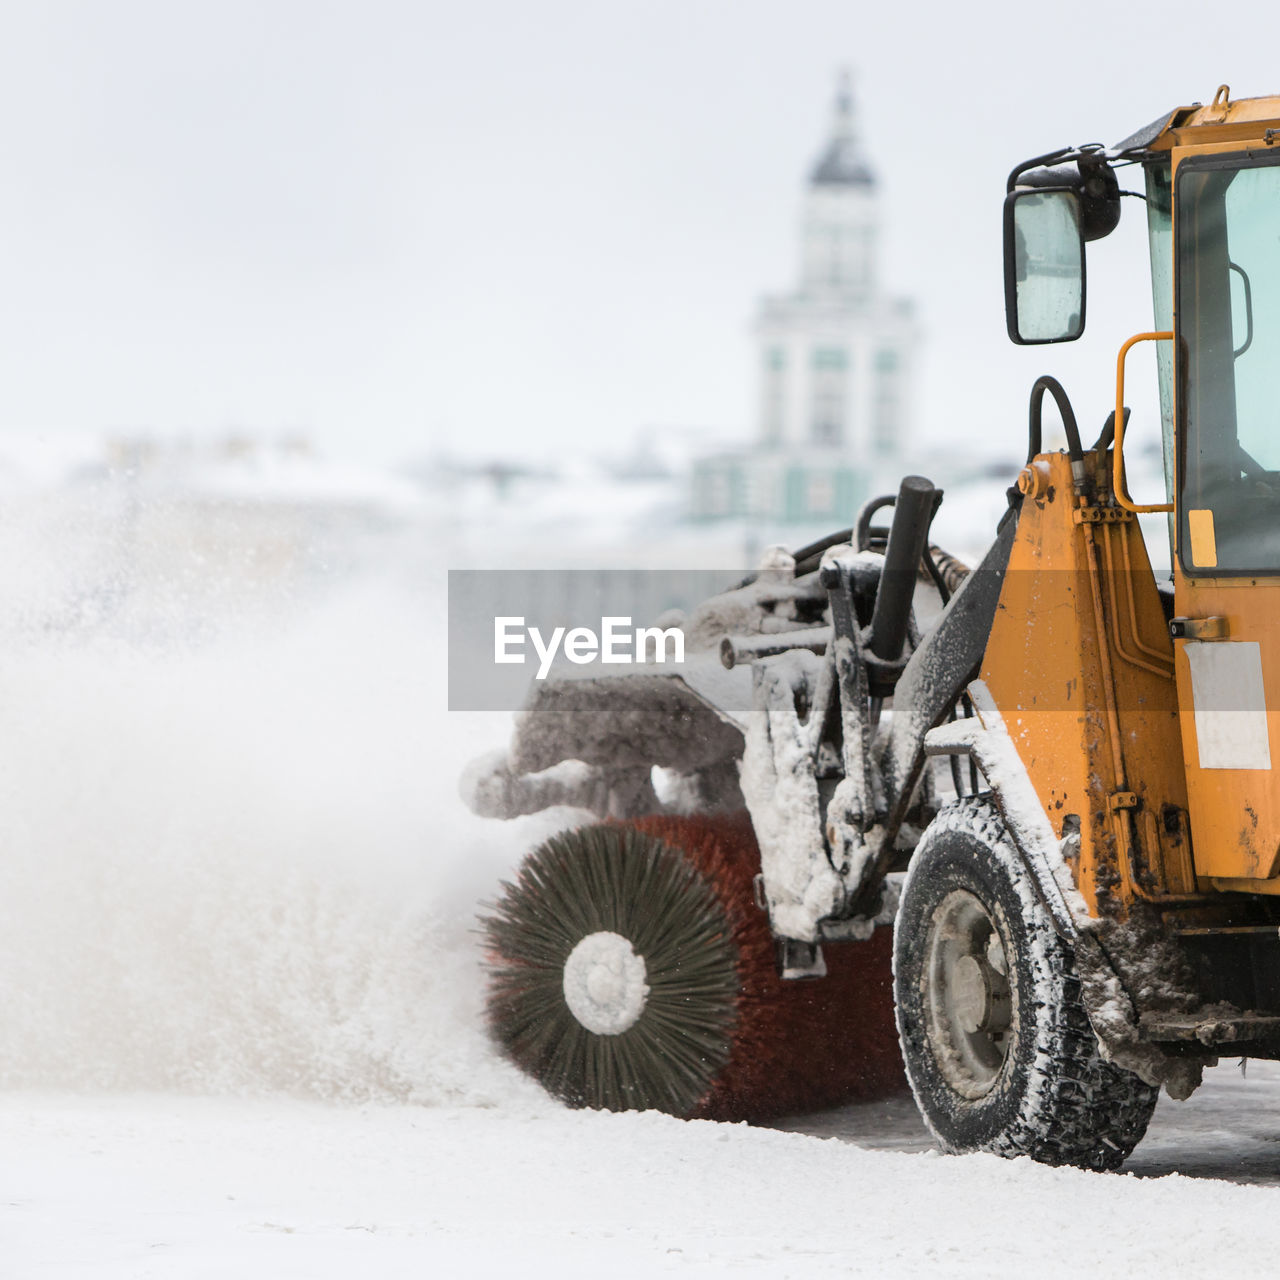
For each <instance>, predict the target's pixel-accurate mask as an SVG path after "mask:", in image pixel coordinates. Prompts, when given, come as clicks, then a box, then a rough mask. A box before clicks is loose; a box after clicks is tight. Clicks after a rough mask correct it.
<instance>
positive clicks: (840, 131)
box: [809, 71, 875, 187]
mask: <svg viewBox="0 0 1280 1280" xmlns="http://www.w3.org/2000/svg"><path fill="white" fill-rule="evenodd" d="M809 181H810V182H811V183H812V184H813V185H814V186H815V187H870V186H874V185H875V175H874V174H873V173H872V172H871V167H870V166H869V165H868V164H867V162H866V161H865V160H864V159H863V158H862V153H861V151H860V150H859V147H858V135H857V130H856V129H855V128H854V124H853V89H852V86H851V84H850V77H849V73H848V72H847V71H846V72H842V73H841V76H840V82H839V86H838V88H837V90H836V109H835V115H834V116H833V118H832V121H831V141H830V142H828V143H827V145H826V149H825V150H824V151H823V153H822V155H821V157H820V158H819V160H818V163H817V164H815V165H814V166H813V172H812V173H810V175H809Z"/></svg>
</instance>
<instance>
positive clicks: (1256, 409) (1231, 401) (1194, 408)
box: [1177, 155, 1280, 573]
mask: <svg viewBox="0 0 1280 1280" xmlns="http://www.w3.org/2000/svg"><path fill="white" fill-rule="evenodd" d="M1177 236H1178V249H1179V254H1178V337H1179V341H1180V344H1181V351H1182V354H1183V356H1184V357H1185V360H1186V371H1185V381H1184V383H1183V386H1182V388H1181V390H1182V392H1183V395H1182V400H1183V413H1182V422H1183V429H1184V436H1183V450H1182V477H1181V479H1182V502H1181V504H1180V506H1181V514H1180V520H1181V529H1180V535H1179V539H1178V543H1179V554H1180V557H1181V560H1182V563H1183V567H1184V568H1186V569H1188V570H1190V571H1191V572H1193V573H1194V572H1200V573H1204V572H1207V571H1216V572H1218V573H1222V572H1227V573H1248V572H1261V573H1267V572H1277V571H1280V394H1278V393H1280V387H1278V386H1277V381H1276V373H1275V370H1276V363H1277V360H1280V155H1267V156H1265V157H1262V158H1256V157H1252V156H1240V155H1232V156H1212V157H1203V158H1192V159H1188V160H1185V161H1183V163H1182V164H1181V165H1180V166H1179V168H1178V174H1177Z"/></svg>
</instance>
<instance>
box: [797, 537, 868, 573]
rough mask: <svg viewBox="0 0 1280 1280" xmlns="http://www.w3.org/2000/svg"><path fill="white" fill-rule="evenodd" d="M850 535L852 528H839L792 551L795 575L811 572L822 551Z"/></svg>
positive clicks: (845, 539) (820, 557) (836, 545)
mask: <svg viewBox="0 0 1280 1280" xmlns="http://www.w3.org/2000/svg"><path fill="white" fill-rule="evenodd" d="M852 537H853V530H852V529H840V530H837V532H835V533H829V534H827V536H826V537H825V538H819V539H818V541H817V542H811V543H809V545H808V546H807V547H801V548H800V550H799V551H796V552H794V553H793V554H794V555H795V560H796V577H797V578H798V577H799V576H800V575H801V574H802V573H811V572H812V571H813V570H814V569H816V568H817V567H818V564H819V563H820V562H821V560H822V553H823V552H824V551H826V550H828V549H829V548H830V547H838V546H839V545H840V544H841V543H842V542H848V541H849V540H850V539H851V538H852Z"/></svg>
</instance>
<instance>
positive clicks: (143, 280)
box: [0, 0, 1280, 457]
mask: <svg viewBox="0 0 1280 1280" xmlns="http://www.w3.org/2000/svg"><path fill="white" fill-rule="evenodd" d="M1273 63H1274V55H1273V51H1272V50H1271V47H1270V44H1269V43H1268V42H1267V41H1266V40H1265V39H1252V40H1251V39H1241V38H1240V37H1239V35H1238V29H1237V28H1236V27H1235V26H1234V24H1229V23H1225V22H1224V23H1214V22H1207V21H1206V10H1205V9H1204V7H1203V5H1202V4H1192V3H1189V2H1187V0H1176V2H1175V3H1172V4H1168V5H1165V6H1163V7H1162V8H1160V9H1158V10H1155V9H1150V8H1147V7H1145V6H1144V7H1143V8H1142V10H1141V11H1140V10H1139V9H1138V7H1137V6H1133V7H1132V8H1129V7H1123V6H1119V5H1116V4H1115V3H1114V2H1112V3H1098V2H1097V0H1085V2H1084V3H1072V4H1071V5H1064V4H1058V5H1028V4H1026V3H1025V0H1024V2H1021V3H1010V4H1001V5H989V6H986V7H985V8H982V7H980V6H973V5H955V4H946V5H942V4H912V5H908V4H897V5H875V6H872V5H870V4H867V3H863V4H857V3H850V0H842V2H841V3H834V2H827V0H789V2H788V3H787V4H785V5H784V4H782V3H780V2H779V0H774V2H773V3H767V2H764V0H731V2H726V3H709V2H707V0H643V3H625V4H624V3H618V0H608V2H607V3H602V2H601V0H596V2H595V3H583V2H579V3H570V2H567V0H538V3H536V4H530V3H518V2H516V0H471V2H470V3H468V4H465V5H463V4H457V3H451V4H444V3H441V2H440V0H425V2H423V0H417V2H412V3H411V2H409V0H360V2H359V3H355V2H345V3H323V2H321V0H311V2H305V0H251V2H246V0H219V2H217V3H212V2H210V3H194V2H191V0H187V2H185V3H175V0H151V2H148V0H112V3H105V2H96V3H95V2H94V0H81V2H76V0H4V2H3V5H2V7H0V121H2V122H3V123H0V171H2V172H3V174H4V177H5V180H6V181H5V186H4V196H3V199H0V297H2V298H3V304H2V305H0V430H14V429H19V428H22V429H30V428H38V429H41V430H46V429H47V430H60V429H66V428H99V427H121V426H124V427H136V428H150V429H155V430H193V431H217V430H222V429H226V428H229V427H247V428H250V429H254V430H261V431H267V432H271V431H277V430H284V429H289V428H303V429H305V430H308V431H310V432H311V433H312V434H313V435H314V436H316V437H317V438H318V439H320V440H321V441H322V442H323V443H324V444H326V445H327V446H329V447H330V448H331V449H334V450H335V451H338V452H347V453H351V454H358V455H363V456H366V457H370V456H372V457H378V456H382V457H396V456H412V455H422V454H425V453H428V452H431V451H434V450H437V449H442V448H449V449H451V450H453V451H455V452H464V453H513V452H518V453H520V454H528V453H547V452H550V451H576V450H582V449H594V448H599V447H601V446H602V445H607V444H613V445H615V446H616V447H623V446H625V444H626V443H627V442H629V441H630V439H631V438H632V437H633V436H634V434H635V433H636V432H637V431H638V430H639V429H641V428H643V427H647V426H650V425H678V426H694V427H706V428H715V429H719V430H721V431H725V432H729V431H740V432H743V433H746V432H748V431H749V430H750V427H751V424H752V421H753V415H754V402H753V392H754V381H753V374H754V361H753V358H752V354H753V353H752V350H751V347H750V344H749V341H748V333H749V324H750V320H751V316H752V312H753V308H754V305H755V300H756V298H757V296H758V295H759V294H760V293H761V292H763V291H766V290H777V289H780V288H786V287H788V286H789V285H790V283H791V280H792V278H793V275H794V272H795V258H796V225H797V214H798V210H799V200H800V194H801V185H802V180H803V177H804V175H805V174H806V172H807V170H808V167H809V165H810V164H811V162H812V160H813V158H814V155H815V153H816V151H817V150H818V148H819V146H820V143H821V141H822V138H823V134H824V130H825V128H826V122H827V118H828V113H829V109H830V102H831V97H832V92H833V83H834V76H835V72H836V70H837V68H838V67H840V66H841V65H845V64H848V65H850V66H851V67H852V68H853V69H854V71H855V75H856V93H857V98H858V103H859V108H860V112H861V119H862V123H863V132H864V137H865V139H866V144H867V149H868V151H869V153H870V155H871V158H872V161H873V163H874V165H875V167H876V168H877V170H878V172H879V174H880V175H881V179H882V192H883V199H884V204H885V220H886V235H885V239H884V262H883V276H884V277H885V279H886V282H887V283H889V284H890V286H891V287H892V288H893V290H894V291H895V292H898V293H905V294H907V295H909V296H913V297H914V298H915V299H916V301H917V304H918V308H919V313H920V317H921V320H922V324H923V328H924V331H925V333H926V337H927V351H926V355H927V361H926V365H925V369H924V371H923V373H924V376H923V379H922V383H921V387H920V404H919V414H918V417H919V421H920V429H921V431H922V433H923V434H925V435H926V436H930V437H936V438H942V437H945V438H948V439H951V440H954V439H956V438H957V435H958V434H959V435H963V434H964V433H970V434H973V433H978V432H982V433H986V434H987V435H988V436H989V437H991V438H993V439H994V438H998V437H1004V436H1008V437H1010V438H1012V439H1015V440H1017V441H1021V439H1022V437H1023V432H1024V417H1025V408H1024V404H1025V397H1026V392H1027V390H1028V388H1029V386H1030V384H1031V382H1032V380H1033V379H1034V377H1035V376H1036V375H1037V374H1038V373H1041V372H1046V371H1048V372H1056V373H1058V374H1059V375H1060V376H1062V377H1063V379H1064V381H1065V382H1066V383H1067V386H1068V389H1069V390H1070V391H1071V392H1072V394H1073V396H1074V397H1075V398H1076V401H1077V410H1078V412H1079V414H1080V417H1081V420H1082V423H1083V424H1084V425H1085V429H1086V430H1089V429H1091V427H1092V426H1093V424H1094V423H1095V422H1097V423H1100V422H1101V419H1102V417H1103V416H1104V415H1105V413H1106V408H1107V400H1108V395H1109V388H1110V386H1111V379H1112V377H1113V368H1114V355H1115V349H1116V347H1117V346H1118V344H1119V341H1120V340H1121V338H1122V337H1124V336H1127V334H1129V333H1131V332H1134V331H1136V330H1139V329H1143V328H1146V327H1148V325H1149V323H1150V303H1149V299H1148V296H1147V294H1146V292H1145V286H1144V285H1143V284H1142V277H1141V276H1140V275H1139V274H1138V273H1139V271H1140V270H1141V271H1143V272H1145V265H1144V264H1143V263H1141V262H1140V261H1139V259H1138V257H1137V255H1138V254H1139V253H1141V252H1144V249H1143V241H1142V226H1141V224H1142V216H1141V215H1142V206H1141V205H1140V204H1139V203H1138V202H1136V201H1132V202H1126V208H1125V214H1126V222H1127V224H1128V225H1127V226H1124V225H1122V227H1121V230H1120V232H1118V233H1117V234H1116V235H1115V236H1113V237H1112V238H1111V240H1109V241H1106V242H1102V243H1099V244H1095V245H1093V246H1091V255H1090V329H1089V332H1088V334H1087V335H1086V337H1085V339H1084V341H1082V342H1081V343H1078V344H1076V345H1075V347H1074V348H1073V347H1063V348H1057V349H1044V348H1041V349H1039V350H1018V349H1015V348H1013V347H1012V346H1010V344H1009V343H1008V341H1007V339H1006V338H1005V336H1004V322H1003V312H1002V293H1001V279H1000V206H1001V200H1002V196H1003V191H1004V179H1005V176H1006V174H1007V172H1008V170H1009V169H1010V168H1011V167H1012V165H1013V164H1014V163H1015V162H1017V161H1018V160H1021V159H1023V158H1025V157H1027V156H1030V155H1034V154H1037V153H1039V152H1042V151H1046V150H1049V149H1051V148H1052V147H1055V146H1058V145H1062V144H1065V143H1070V142H1086V141H1094V140H1100V141H1104V142H1114V141H1116V140H1118V139H1119V138H1120V137H1123V136H1124V135H1125V134H1127V133H1129V132H1131V131H1132V130H1133V129H1135V128H1137V127H1138V126H1140V125H1142V124H1144V123H1146V122H1147V121H1148V120H1150V119H1152V118H1154V117H1155V116H1157V115H1159V114H1160V113H1162V112H1164V111H1166V110H1168V109H1171V108H1173V107H1174V106H1176V105H1179V104H1181V103H1183V102H1188V101H1192V100H1195V99H1201V100H1206V101H1207V100H1208V98H1209V97H1210V96H1211V95H1212V94H1213V91H1214V88H1215V87H1216V86H1217V84H1218V83H1219V82H1220V81H1222V80H1226V81H1229V82H1230V84H1231V86H1232V90H1233V93H1234V95H1235V96H1246V95H1250V94H1260V93H1266V92H1268V91H1276V90H1280V73H1277V72H1275V71H1274V70H1273V69H1272V68H1273ZM1126 231H1127V232H1128V233H1129V234H1128V235H1127V236H1126V235H1125V232H1126ZM1126 254H1127V255H1128V262H1127V263H1126V261H1125V259H1126ZM1146 359H1148V357H1145V356H1144V357H1135V368H1134V376H1135V377H1137V378H1139V379H1142V378H1143V377H1145V376H1146V375H1147V372H1148V369H1149V367H1150V366H1149V365H1148V364H1144V363H1143V361H1144V360H1146ZM1152 363H1153V362H1152ZM1138 425H1140V423H1139V420H1138V419H1135V426H1138Z"/></svg>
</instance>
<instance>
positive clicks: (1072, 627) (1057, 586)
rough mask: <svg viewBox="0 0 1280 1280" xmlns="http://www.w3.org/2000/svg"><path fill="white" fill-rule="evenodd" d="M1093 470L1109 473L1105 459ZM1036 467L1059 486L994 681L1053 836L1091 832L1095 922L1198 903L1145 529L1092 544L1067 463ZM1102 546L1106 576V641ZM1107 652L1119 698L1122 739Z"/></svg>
mask: <svg viewBox="0 0 1280 1280" xmlns="http://www.w3.org/2000/svg"><path fill="white" fill-rule="evenodd" d="M1092 465H1094V466H1095V467H1096V468H1097V469H1098V470H1099V471H1100V472H1102V471H1103V469H1104V467H1105V460H1100V459H1096V458H1095V459H1094V460H1092ZM1035 466H1036V467H1037V468H1041V467H1047V468H1048V477H1047V483H1046V484H1044V485H1043V486H1042V487H1041V488H1040V489H1039V491H1038V495H1037V496H1036V497H1035V498H1034V499H1033V498H1032V497H1028V498H1026V499H1024V501H1023V504H1022V512H1021V514H1020V516H1019V520H1018V532H1017V537H1016V538H1015V540H1014V545H1013V549H1012V552H1011V554H1010V559H1009V569H1008V572H1007V573H1006V575H1005V582H1004V587H1003V590H1002V591H1001V595H1000V606H999V608H998V610H997V612H996V618H995V623H994V625H993V627H992V630H991V639H990V641H989V642H988V644H987V652H986V656H985V658H984V660H983V667H982V678H983V680H984V681H985V682H986V683H987V686H988V688H989V689H990V690H991V694H992V697H993V698H994V699H995V702H996V705H997V706H998V707H999V708H1000V711H1001V713H1002V715H1003V717H1004V721H1005V724H1006V725H1007V726H1008V729H1009V733H1010V736H1011V737H1012V738H1013V740H1014V743H1015V745H1016V746H1017V748H1018V754H1019V756H1020V758H1021V759H1022V762H1023V764H1024V766H1025V767H1026V770H1027V773H1028V775H1029V777H1030V779H1031V781H1032V784H1033V785H1034V786H1035V789H1036V792H1037V794H1038V795H1039V797H1040V801H1041V803H1042V804H1043V805H1044V808H1045V812H1046V814H1047V815H1048V817H1049V821H1050V824H1051V825H1052V827H1053V829H1054V833H1055V834H1056V835H1059V836H1062V835H1065V834H1066V833H1067V831H1068V830H1069V827H1068V825H1067V819H1068V818H1073V819H1078V820H1079V823H1080V828H1079V829H1080V854H1079V858H1078V860H1075V859H1073V864H1072V872H1073V874H1074V876H1075V879H1076V883H1077V884H1078V885H1079V887H1080V891H1081V893H1082V894H1083V895H1084V898H1085V901H1086V902H1087V903H1088V904H1089V908H1090V910H1091V911H1093V912H1094V913H1095V914H1098V913H1100V912H1102V911H1103V910H1116V909H1119V910H1123V909H1124V907H1125V906H1126V905H1127V904H1128V903H1130V902H1132V901H1133V900H1134V899H1135V898H1153V897H1154V898H1160V897H1162V896H1164V895H1166V894H1185V893H1188V892H1192V891H1194V889H1195V880H1194V873H1193V871H1192V867H1191V860H1190V856H1189V849H1188V847H1187V841H1186V838H1185V834H1184V831H1185V827H1184V823H1183V821H1182V815H1184V814H1185V811H1186V805H1187V801H1186V790H1185V780H1184V773H1183V767H1182V751H1181V735H1180V733H1179V727H1178V719H1179V716H1178V705H1177V697H1176V692H1175V686H1174V682H1173V678H1172V675H1173V672H1172V659H1173V653H1172V644H1171V642H1170V640H1169V634H1168V630H1167V628H1166V625H1165V621H1164V614H1163V611H1162V610H1161V607H1160V600H1159V595H1158V593H1157V592H1156V586H1155V578H1154V575H1153V574H1152V572H1151V566H1150V562H1149V561H1148V559H1147V554H1146V548H1145V546H1144V545H1143V542H1142V535H1141V533H1140V531H1139V529H1138V524H1137V521H1136V520H1134V519H1133V518H1132V517H1128V518H1126V519H1124V520H1122V521H1119V522H1102V523H1099V524H1097V525H1095V526H1094V527H1093V528H1092V529H1091V530H1090V531H1088V532H1086V527H1085V525H1083V524H1080V523H1077V522H1076V521H1075V519H1074V518H1073V516H1074V513H1075V502H1074V499H1073V495H1072V485H1071V473H1070V469H1069V465H1068V462H1067V458H1066V455H1065V454H1049V455H1046V456H1043V457H1041V458H1039V459H1037V460H1036V463H1035ZM1099 482H1100V483H1103V484H1104V483H1105V476H1104V475H1102V474H1100V475H1099ZM1090 538H1092V540H1093V543H1094V546H1095V547H1096V549H1097V556H1098V561H1099V565H1100V570H1101V571H1100V573H1099V575H1098V586H1099V593H1100V596H1101V602H1102V607H1103V611H1104V623H1105V630H1104V631H1103V633H1102V634H1101V635H1100V634H1099V627H1098V621H1097V611H1096V606H1095V601H1094V593H1093V579H1092V577H1091V570H1090V555H1089V539H1090ZM1104 646H1105V650H1106V660H1107V662H1108V664H1109V667H1110V671H1111V673H1112V678H1113V681H1114V688H1115V692H1116V699H1115V702H1116V706H1115V708H1114V713H1115V714H1114V724H1115V726H1116V731H1117V732H1116V735H1115V738H1114V739H1113V736H1112V729H1111V723H1112V717H1111V716H1110V715H1109V713H1108V710H1107V703H1106V699H1105V696H1104V687H1105V685H1106V680H1105V679H1104V673H1103V647H1104ZM1117 749H1118V750H1119V752H1120V755H1121V757H1122V766H1123V777H1121V778H1118V777H1117V774H1116V768H1115V757H1116V752H1117ZM1119 796H1124V797H1127V799H1125V800H1124V801H1123V802H1120V801H1119V799H1118V797H1119ZM1113 798H1114V799H1113ZM1127 833H1131V834H1127ZM1118 837H1124V838H1118Z"/></svg>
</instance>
